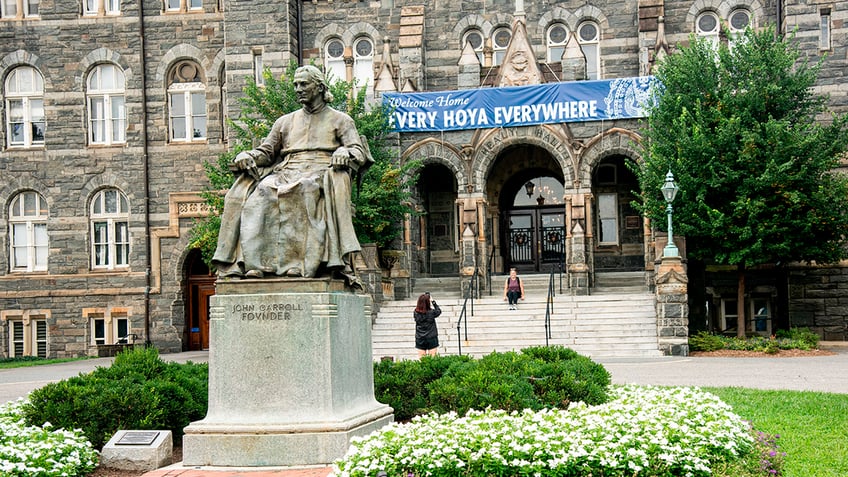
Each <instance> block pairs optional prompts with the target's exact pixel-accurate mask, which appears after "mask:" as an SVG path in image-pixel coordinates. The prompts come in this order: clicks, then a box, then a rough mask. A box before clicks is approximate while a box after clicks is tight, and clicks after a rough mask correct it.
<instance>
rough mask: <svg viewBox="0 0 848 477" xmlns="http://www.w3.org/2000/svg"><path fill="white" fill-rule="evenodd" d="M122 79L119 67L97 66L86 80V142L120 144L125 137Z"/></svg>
mask: <svg viewBox="0 0 848 477" xmlns="http://www.w3.org/2000/svg"><path fill="white" fill-rule="evenodd" d="M125 83H126V81H125V78H124V72H123V71H122V70H121V68H119V67H117V66H115V65H112V64H102V65H97V66H95V67H94V69H92V70H91V73H89V75H88V81H87V82H86V86H87V88H88V89H87V91H86V96H87V97H88V122H89V128H88V129H89V131H88V138H89V141H90V144H120V143H124V142H126V140H127V134H126V131H127V110H126V105H125V99H124V85H125Z"/></svg>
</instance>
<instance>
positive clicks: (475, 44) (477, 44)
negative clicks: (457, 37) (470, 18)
mask: <svg viewBox="0 0 848 477" xmlns="http://www.w3.org/2000/svg"><path fill="white" fill-rule="evenodd" d="M466 43H470V44H471V48H473V49H474V53H475V54H476V55H477V60H479V61H480V64H481V65H482V64H483V34H482V33H480V30H477V29H473V30H468V31H467V32H465V35H464V36H463V38H462V46H463V48H464V47H465V45H466Z"/></svg>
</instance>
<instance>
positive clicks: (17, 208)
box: [9, 191, 48, 272]
mask: <svg viewBox="0 0 848 477" xmlns="http://www.w3.org/2000/svg"><path fill="white" fill-rule="evenodd" d="M9 237H10V245H11V253H10V258H11V260H10V261H9V262H10V269H11V271H13V272H16V271H20V272H34V271H44V270H47V250H48V248H47V201H46V200H44V197H42V196H41V194H39V193H38V192H33V191H26V192H21V193H20V194H18V195H16V196H15V198H14V199H12V205H11V207H9Z"/></svg>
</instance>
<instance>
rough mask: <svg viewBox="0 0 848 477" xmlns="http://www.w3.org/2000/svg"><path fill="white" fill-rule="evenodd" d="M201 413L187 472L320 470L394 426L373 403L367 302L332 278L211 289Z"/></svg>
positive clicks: (187, 451) (191, 435)
mask: <svg viewBox="0 0 848 477" xmlns="http://www.w3.org/2000/svg"><path fill="white" fill-rule="evenodd" d="M211 305H212V306H211V308H210V330H209V332H210V344H209V410H208V412H207V414H206V417H205V418H204V419H203V420H201V421H197V422H193V423H192V424H191V425H189V426H188V427H187V428H186V429H185V436H184V437H183V465H185V466H233V467H261V466H312V465H327V464H330V463H332V462H333V461H334V460H335V459H337V458H339V457H341V456H342V455H344V453H345V452H346V451H347V449H348V447H349V446H350V439H351V438H352V437H354V436H358V435H364V434H368V433H370V432H372V431H374V430H376V429H379V428H380V427H383V426H384V425H386V424H388V423H390V422H391V421H392V420H393V416H392V409H391V408H390V407H389V406H386V405H385V404H380V403H379V402H377V401H376V399H375V398H374V376H373V362H372V354H371V317H370V315H371V314H370V297H369V296H367V295H364V294H356V293H353V292H351V291H349V290H347V289H346V288H345V285H344V282H343V281H341V280H332V279H329V278H327V279H290V278H289V279H264V280H233V281H225V282H219V283H218V286H217V290H216V295H215V296H214V297H212V303H211Z"/></svg>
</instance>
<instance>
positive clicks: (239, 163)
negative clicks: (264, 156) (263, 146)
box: [233, 151, 259, 176]
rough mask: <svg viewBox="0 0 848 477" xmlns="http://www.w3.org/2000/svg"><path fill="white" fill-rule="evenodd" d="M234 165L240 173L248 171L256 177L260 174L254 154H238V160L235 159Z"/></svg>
mask: <svg viewBox="0 0 848 477" xmlns="http://www.w3.org/2000/svg"><path fill="white" fill-rule="evenodd" d="M233 164H234V165H235V166H236V169H238V170H240V171H247V172H248V173H249V174H251V175H253V176H256V174H257V173H258V172H259V170H258V169H257V167H256V159H255V158H254V157H253V154H251V153H250V152H248V151H242V152H240V153H238V155H237V156H236V158H235V159H233Z"/></svg>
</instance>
